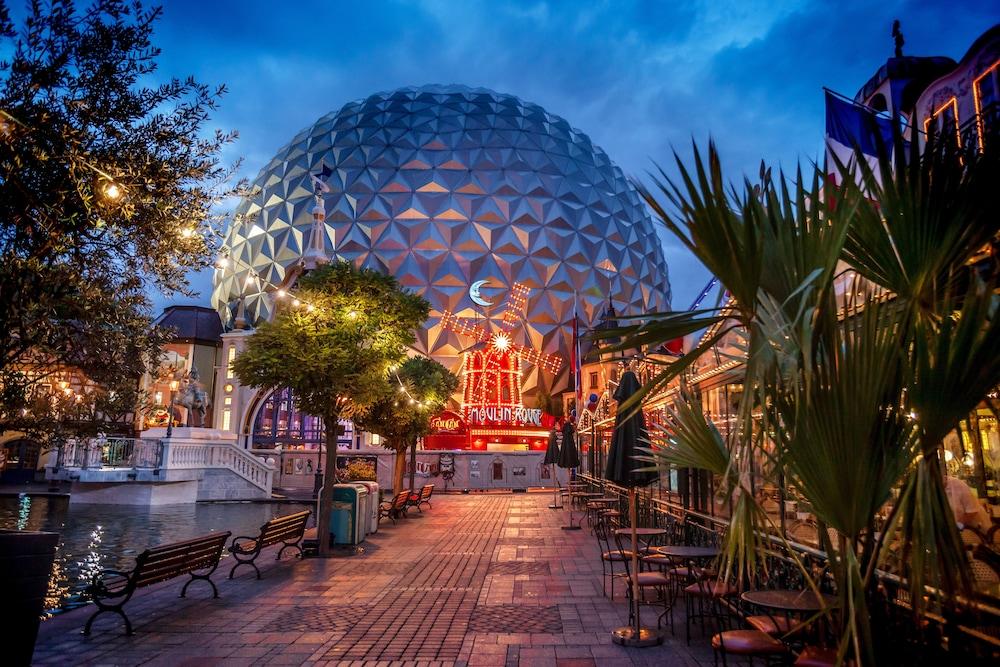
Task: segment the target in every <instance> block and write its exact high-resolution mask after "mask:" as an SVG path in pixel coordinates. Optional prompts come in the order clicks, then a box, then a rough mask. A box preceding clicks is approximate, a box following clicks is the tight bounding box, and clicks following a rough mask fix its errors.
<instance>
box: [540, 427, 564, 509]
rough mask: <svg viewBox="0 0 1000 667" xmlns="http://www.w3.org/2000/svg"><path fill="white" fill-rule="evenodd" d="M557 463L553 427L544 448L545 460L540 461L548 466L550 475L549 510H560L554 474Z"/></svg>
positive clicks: (555, 475)
mask: <svg viewBox="0 0 1000 667" xmlns="http://www.w3.org/2000/svg"><path fill="white" fill-rule="evenodd" d="M558 462H559V434H558V433H556V429H555V427H553V428H552V430H551V431H549V444H548V446H547V447H546V448H545V458H544V459H542V463H544V464H545V465H547V466H549V470H550V471H551V473H552V494H553V495H552V504H551V505H549V509H553V510H557V509H562V503H561V502H560V501H559V478H558V477H557V474H556V468H555V465H556V463H558Z"/></svg>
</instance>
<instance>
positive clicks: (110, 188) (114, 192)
mask: <svg viewBox="0 0 1000 667" xmlns="http://www.w3.org/2000/svg"><path fill="white" fill-rule="evenodd" d="M103 191H104V197H105V198H107V199H110V200H111V201H118V200H119V199H120V198H121V196H122V189H121V188H120V187H119V186H118V184H117V183H115V182H114V181H111V182H110V183H107V184H106V185H105V186H104V188H103Z"/></svg>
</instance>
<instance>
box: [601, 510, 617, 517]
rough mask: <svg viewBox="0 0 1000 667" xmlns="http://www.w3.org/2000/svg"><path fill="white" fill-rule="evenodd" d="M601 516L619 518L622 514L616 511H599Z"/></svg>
mask: <svg viewBox="0 0 1000 667" xmlns="http://www.w3.org/2000/svg"><path fill="white" fill-rule="evenodd" d="M601 515H602V516H621V515H622V513H621V512H619V511H618V510H601Z"/></svg>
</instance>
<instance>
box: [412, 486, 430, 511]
mask: <svg viewBox="0 0 1000 667" xmlns="http://www.w3.org/2000/svg"><path fill="white" fill-rule="evenodd" d="M432 495H434V485H433V484H424V485H423V486H422V487H420V493H411V494H410V497H409V499H408V500H407V501H406V503H407V505H408V506H409V507H416V508H417V511H418V512H421V513H423V510H422V509H420V506H421V505H423V504H424V503H427V506H428V507H430V508H431V509H434V506H433V505H431V496H432Z"/></svg>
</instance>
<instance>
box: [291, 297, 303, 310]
mask: <svg viewBox="0 0 1000 667" xmlns="http://www.w3.org/2000/svg"><path fill="white" fill-rule="evenodd" d="M301 305H302V302H301V301H299V300H298V299H293V300H292V307H294V308H298V307H299V306H301Z"/></svg>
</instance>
